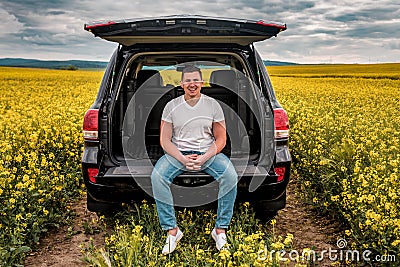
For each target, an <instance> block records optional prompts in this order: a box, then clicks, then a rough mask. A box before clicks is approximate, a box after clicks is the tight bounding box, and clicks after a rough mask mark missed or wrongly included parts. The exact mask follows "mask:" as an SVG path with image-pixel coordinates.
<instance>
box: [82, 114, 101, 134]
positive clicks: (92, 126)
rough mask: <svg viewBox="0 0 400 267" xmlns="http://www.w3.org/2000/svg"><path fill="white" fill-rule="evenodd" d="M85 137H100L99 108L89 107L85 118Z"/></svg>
mask: <svg viewBox="0 0 400 267" xmlns="http://www.w3.org/2000/svg"><path fill="white" fill-rule="evenodd" d="M83 138H84V139H85V140H98V138H99V110H98V109H89V110H88V111H86V113H85V117H84V118H83Z"/></svg>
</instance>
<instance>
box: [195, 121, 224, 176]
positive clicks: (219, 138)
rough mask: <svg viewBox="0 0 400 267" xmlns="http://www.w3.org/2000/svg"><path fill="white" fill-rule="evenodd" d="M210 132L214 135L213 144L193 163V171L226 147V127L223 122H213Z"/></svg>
mask: <svg viewBox="0 0 400 267" xmlns="http://www.w3.org/2000/svg"><path fill="white" fill-rule="evenodd" d="M212 131H213V135H214V143H213V144H212V145H211V146H210V148H209V149H208V150H207V151H206V153H204V154H203V155H201V156H199V157H198V158H197V159H196V160H195V161H194V163H195V164H194V169H195V170H199V169H200V167H201V166H202V165H203V164H204V163H205V162H206V161H207V160H209V159H210V158H212V157H213V156H215V155H216V154H218V153H220V152H221V151H222V149H224V147H225V145H226V126H225V121H224V120H223V121H219V122H213V123H212Z"/></svg>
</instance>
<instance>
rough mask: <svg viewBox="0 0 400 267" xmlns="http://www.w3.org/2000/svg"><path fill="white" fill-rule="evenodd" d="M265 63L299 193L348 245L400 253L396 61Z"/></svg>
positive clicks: (399, 113) (398, 66) (398, 82)
mask: <svg viewBox="0 0 400 267" xmlns="http://www.w3.org/2000/svg"><path fill="white" fill-rule="evenodd" d="M268 70H269V72H270V74H271V75H272V82H273V84H274V86H275V91H276V93H277V96H278V99H279V100H280V102H281V103H282V104H283V106H284V107H285V108H286V110H287V112H288V114H289V120H290V123H291V135H290V136H291V141H290V146H291V152H292V156H293V159H294V161H293V163H294V176H295V177H296V179H297V181H296V182H298V184H300V185H301V192H300V193H301V194H302V195H303V197H304V199H306V200H308V202H309V203H311V204H312V205H314V206H315V207H316V208H317V209H318V210H320V211H321V212H323V213H325V214H330V215H332V216H333V217H334V218H337V219H338V220H341V221H342V222H343V223H344V224H345V225H346V227H347V229H346V230H345V235H346V238H347V239H349V240H352V241H353V246H355V247H357V248H359V249H371V250H373V251H375V252H376V253H379V254H381V255H388V254H392V255H397V256H398V255H400V199H399V198H400V176H399V167H400V146H399V142H400V108H399V107H400V104H399V103H400V64H382V65H350V66H349V65H347V66H346V65H333V66H329V65H327V66H302V67H274V68H268Z"/></svg>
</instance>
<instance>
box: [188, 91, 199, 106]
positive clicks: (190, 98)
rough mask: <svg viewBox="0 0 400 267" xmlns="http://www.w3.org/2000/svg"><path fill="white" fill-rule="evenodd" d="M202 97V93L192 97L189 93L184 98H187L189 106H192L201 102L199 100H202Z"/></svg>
mask: <svg viewBox="0 0 400 267" xmlns="http://www.w3.org/2000/svg"><path fill="white" fill-rule="evenodd" d="M200 97H201V94H200V96H198V97H197V96H196V97H193V98H192V97H190V96H187V95H185V96H184V99H185V101H186V103H187V104H188V105H189V106H192V107H194V106H195V105H196V104H197V102H199V100H200Z"/></svg>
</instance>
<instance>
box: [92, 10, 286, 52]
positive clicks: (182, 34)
mask: <svg viewBox="0 0 400 267" xmlns="http://www.w3.org/2000/svg"><path fill="white" fill-rule="evenodd" d="M84 29H85V30H87V31H89V32H92V33H93V34H94V35H95V36H99V37H101V38H103V39H105V40H108V41H112V42H117V43H120V44H122V45H124V46H130V45H134V44H139V43H236V44H240V45H248V44H250V43H253V42H257V41H262V40H265V39H268V38H270V37H272V36H276V35H277V34H278V33H279V32H281V31H284V30H286V24H280V23H269V22H265V21H263V20H259V21H256V20H246V19H231V18H215V17H207V16H198V15H177V16H165V17H157V18H141V19H127V20H125V19H123V20H116V21H97V22H91V23H86V24H85V25H84Z"/></svg>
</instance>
